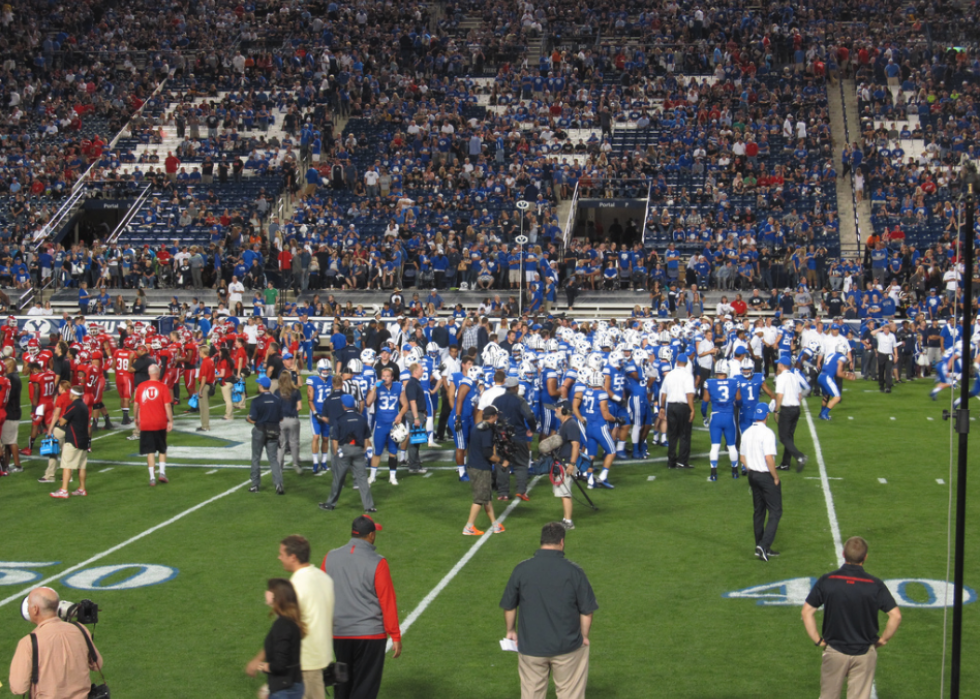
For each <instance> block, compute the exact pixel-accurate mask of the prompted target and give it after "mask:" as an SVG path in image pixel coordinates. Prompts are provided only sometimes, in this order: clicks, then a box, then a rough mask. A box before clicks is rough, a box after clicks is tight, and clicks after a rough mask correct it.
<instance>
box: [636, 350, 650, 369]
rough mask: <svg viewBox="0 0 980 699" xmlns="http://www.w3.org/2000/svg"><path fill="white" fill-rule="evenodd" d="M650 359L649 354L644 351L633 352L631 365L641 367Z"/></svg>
mask: <svg viewBox="0 0 980 699" xmlns="http://www.w3.org/2000/svg"><path fill="white" fill-rule="evenodd" d="M649 358H650V353H649V352H647V351H646V350H645V349H637V350H633V363H634V364H636V365H637V366H642V365H644V364H646V363H647V360H648V359H649Z"/></svg>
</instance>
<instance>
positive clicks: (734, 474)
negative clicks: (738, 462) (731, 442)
mask: <svg viewBox="0 0 980 699" xmlns="http://www.w3.org/2000/svg"><path fill="white" fill-rule="evenodd" d="M732 479H733V480H738V467H737V466H732Z"/></svg>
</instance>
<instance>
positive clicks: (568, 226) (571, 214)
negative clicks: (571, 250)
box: [562, 182, 579, 248]
mask: <svg viewBox="0 0 980 699" xmlns="http://www.w3.org/2000/svg"><path fill="white" fill-rule="evenodd" d="M578 196H579V194H578V182H576V183H575V191H574V192H572V201H571V205H570V206H569V209H568V218H567V219H566V220H565V230H564V234H563V235H562V243H563V245H564V246H565V248H567V247H568V244H569V243H570V242H571V240H572V231H573V230H574V229H575V218H576V214H577V212H578Z"/></svg>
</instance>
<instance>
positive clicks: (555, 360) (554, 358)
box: [542, 352, 562, 371]
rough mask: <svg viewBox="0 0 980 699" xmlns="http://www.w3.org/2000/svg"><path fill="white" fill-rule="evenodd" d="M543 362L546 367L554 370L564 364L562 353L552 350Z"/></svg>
mask: <svg viewBox="0 0 980 699" xmlns="http://www.w3.org/2000/svg"><path fill="white" fill-rule="evenodd" d="M542 364H543V365H544V368H545V369H552V370H554V371H557V370H558V369H560V368H561V364H562V359H561V355H560V354H557V353H555V352H552V353H551V354H546V355H545V357H544V361H543V362H542Z"/></svg>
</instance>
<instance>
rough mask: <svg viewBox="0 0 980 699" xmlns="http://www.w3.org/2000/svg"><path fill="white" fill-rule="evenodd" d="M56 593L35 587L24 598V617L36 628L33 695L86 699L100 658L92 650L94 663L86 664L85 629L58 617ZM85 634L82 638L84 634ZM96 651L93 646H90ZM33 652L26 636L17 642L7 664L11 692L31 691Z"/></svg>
mask: <svg viewBox="0 0 980 699" xmlns="http://www.w3.org/2000/svg"><path fill="white" fill-rule="evenodd" d="M58 602H59V599H58V593H57V592H55V591H54V590H52V589H51V588H50V587H36V588H34V589H33V590H31V594H30V595H28V596H27V615H28V617H29V618H30V621H31V623H32V624H35V625H36V626H37V628H36V629H34V635H35V636H36V637H37V648H38V681H37V690H36V693H35V694H36V696H42V697H59V699H85V698H86V697H87V696H88V694H89V690H90V689H91V687H92V681H91V679H90V677H89V671H90V670H100V669H102V655H101V654H100V653H99V651H98V649H96V650H95V656H96V661H95V662H94V663H92V662H90V661H89V653H88V643H86V640H85V639H86V637H87V638H89V640H91V636H89V633H88V629H86V628H85V627H84V626H81V625H80V624H70V623H66V622H64V621H62V620H61V619H59V618H58V613H57V612H58ZM83 634H84V635H83ZM92 647H93V648H95V645H94V644H93V646H92ZM32 658H33V652H32V649H31V637H30V635H29V634H28V635H27V636H24V637H23V638H22V639H20V642H18V643H17V650H16V651H15V652H14V658H13V660H12V661H11V662H10V691H11V692H12V693H14V694H27V693H28V692H29V691H30V690H31V665H32Z"/></svg>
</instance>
